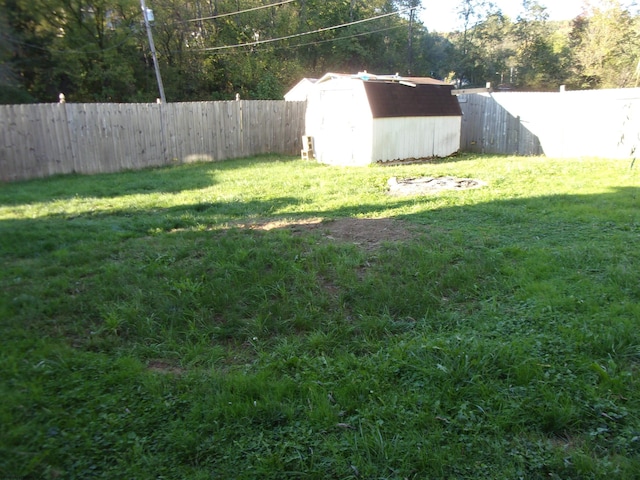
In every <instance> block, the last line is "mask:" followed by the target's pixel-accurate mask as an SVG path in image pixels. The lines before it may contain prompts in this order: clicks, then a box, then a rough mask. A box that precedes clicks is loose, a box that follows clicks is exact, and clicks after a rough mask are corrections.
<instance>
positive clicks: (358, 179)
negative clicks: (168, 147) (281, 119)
mask: <svg viewBox="0 0 640 480" xmlns="http://www.w3.org/2000/svg"><path fill="white" fill-rule="evenodd" d="M630 167H631V166H630V163H629V162H626V161H619V160H616V161H614V160H605V159H579V160H578V159H576V160H557V159H546V158H515V157H486V156H485V157H482V156H480V157H478V156H469V155H462V156H459V157H456V158H453V159H450V160H447V161H441V162H438V163H434V164H423V165H405V166H394V167H381V166H371V167H367V168H336V167H327V166H322V165H318V164H315V163H310V162H302V161H299V160H295V159H290V158H278V157H259V158H252V159H243V160H237V161H228V162H223V163H214V164H197V165H185V166H179V167H174V168H167V169H158V170H149V171H142V172H127V173H121V174H114V175H100V176H94V177H82V176H68V177H56V178H50V179H45V180H37V181H30V182H23V183H16V184H4V185H0V241H1V244H0V259H1V265H2V268H1V269H0V319H1V324H0V328H1V334H2V337H1V338H2V348H1V349H0V365H1V367H0V396H1V398H2V401H1V402H0V429H1V430H0V478H3V479H5V478H6V479H13V478H28V479H56V478H64V479H88V478H106V479H114V478H136V479H160V478H165V479H186V478H188V479H205V478H206V479H211V478H220V479H228V478H239V479H253V478H255V479H258V478H259V479H266V478H273V479H282V478H305V479H306V478H318V479H320V478H322V479H325V478H336V479H338V478H339V479H349V478H351V479H362V478H366V479H404V478H411V479H413V478H415V479H423V478H443V479H444V478H446V479H449V478H468V479H482V478H487V479H506V478H509V479H518V478H523V479H543V478H544V479H549V478H555V479H589V478H593V479H599V478H623V479H624V478H640V477H639V474H638V472H640V380H639V376H638V373H639V372H638V370H639V368H640V328H639V327H640V325H639V323H640V268H639V266H640V208H639V207H640V187H639V186H638V185H640V173H639V171H638V169H637V167H634V168H630ZM421 175H428V176H444V175H452V176H458V177H474V178H479V179H482V180H484V181H486V182H487V183H488V186H487V187H485V188H482V189H478V190H468V191H455V192H454V191H443V192H439V193H436V194H429V195H424V196H414V197H390V196H388V195H387V194H386V193H385V188H386V182H387V180H388V179H389V178H390V177H392V176H396V177H413V176H421ZM309 218H321V219H324V220H325V221H329V220H331V219H338V218H353V219H354V224H357V219H383V218H395V219H398V220H402V221H403V222H404V223H405V226H406V227H407V228H408V229H409V230H410V231H411V232H412V235H411V236H409V237H407V238H406V239H404V240H402V241H393V242H386V243H383V244H382V245H381V246H380V247H379V248H377V249H365V248H362V247H361V246H359V245H357V244H354V243H352V242H348V241H342V240H340V239H333V240H332V239H331V238H328V237H327V231H325V230H323V228H322V227H321V228H317V229H313V230H305V229H303V228H287V227H282V228H274V229H271V230H262V229H255V228H248V227H246V226H247V225H251V224H253V223H255V222H265V221H278V222H281V223H282V224H285V223H287V222H289V223H296V222H301V221H304V220H306V219H309ZM326 226H327V229H328V228H329V226H330V224H329V223H327V224H326Z"/></svg>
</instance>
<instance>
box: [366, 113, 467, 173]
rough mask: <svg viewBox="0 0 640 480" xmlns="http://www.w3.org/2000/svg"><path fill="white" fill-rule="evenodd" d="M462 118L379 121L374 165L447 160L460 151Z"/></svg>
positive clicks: (374, 137) (375, 138)
mask: <svg viewBox="0 0 640 480" xmlns="http://www.w3.org/2000/svg"><path fill="white" fill-rule="evenodd" d="M461 122H462V118H461V117H399V118H377V119H375V120H374V121H373V150H372V154H371V158H372V162H378V161H381V162H389V161H393V160H405V159H410V158H429V157H447V156H449V155H452V154H454V153H455V152H457V151H458V150H459V149H460V128H461Z"/></svg>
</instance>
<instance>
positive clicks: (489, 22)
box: [0, 0, 640, 103]
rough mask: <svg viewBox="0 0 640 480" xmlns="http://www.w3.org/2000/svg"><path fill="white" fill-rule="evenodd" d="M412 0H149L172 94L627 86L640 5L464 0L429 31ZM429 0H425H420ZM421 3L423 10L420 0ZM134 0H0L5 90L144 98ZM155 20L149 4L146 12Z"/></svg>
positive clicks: (148, 68)
mask: <svg viewBox="0 0 640 480" xmlns="http://www.w3.org/2000/svg"><path fill="white" fill-rule="evenodd" d="M422 3H423V2H421V1H420V0H367V1H363V0H192V1H184V0H148V1H147V2H146V6H147V7H148V8H149V9H152V11H153V19H152V21H151V31H152V33H153V38H154V40H155V46H156V49H157V58H158V62H159V68H160V71H161V74H162V79H163V83H164V88H165V91H166V98H167V100H168V101H170V102H175V101H198V100H224V99H232V98H235V96H236V94H239V95H240V97H241V98H243V99H280V98H282V95H283V93H284V92H286V91H287V90H288V89H289V88H290V87H291V86H292V85H294V84H295V83H296V82H297V81H298V80H300V79H301V78H302V77H318V76H321V75H322V74H323V73H325V72H327V71H336V72H357V71H361V70H368V71H371V72H376V73H396V72H398V73H400V74H403V75H416V76H417V75H426V76H433V77H436V78H440V79H445V80H449V81H452V82H457V83H458V85H460V86H462V85H464V86H478V85H480V86H483V85H484V84H485V83H486V82H489V81H490V82H492V83H493V84H494V85H499V84H501V85H502V86H503V88H509V89H520V90H557V88H558V86H559V85H561V84H566V85H567V86H568V88H572V89H580V88H607V87H627V86H636V85H638V83H639V76H640V34H639V32H640V16H639V15H638V11H637V8H635V7H630V6H626V4H624V3H623V2H620V1H618V0H599V1H596V2H590V3H589V5H587V4H586V3H585V11H584V13H583V14H582V15H580V16H578V17H577V18H575V19H574V20H573V21H570V22H550V21H549V20H548V15H547V11H546V8H545V7H544V6H543V4H542V3H540V2H537V1H535V0H534V1H530V0H525V1H524V2H523V9H522V14H521V15H519V16H518V17H517V18H515V19H512V18H509V17H507V16H505V15H503V14H502V13H501V12H500V11H499V10H498V9H496V8H495V7H492V6H491V4H490V2H487V1H485V0H460V1H459V2H458V12H459V17H460V20H461V22H460V24H461V25H462V27H461V29H460V31H456V32H448V33H438V32H430V31H428V30H427V29H426V28H425V27H424V25H422V24H421V23H420V21H419V19H418V18H419V15H418V12H419V9H422V8H425V7H426V8H427V9H428V6H426V5H425V6H423V5H422ZM425 3H426V2H425ZM427 11H428V10H427ZM143 19H144V18H143V14H142V9H141V3H140V2H139V0H0V103H28V102H55V101H57V99H58V94H59V93H61V92H62V93H64V94H65V95H66V98H67V101H71V102H150V101H151V102H152V101H154V100H155V98H156V97H158V96H159V94H158V85H157V82H156V76H155V74H154V68H153V61H152V56H151V51H150V47H149V41H148V37H147V31H146V29H145V25H144V22H143ZM150 20H151V18H150Z"/></svg>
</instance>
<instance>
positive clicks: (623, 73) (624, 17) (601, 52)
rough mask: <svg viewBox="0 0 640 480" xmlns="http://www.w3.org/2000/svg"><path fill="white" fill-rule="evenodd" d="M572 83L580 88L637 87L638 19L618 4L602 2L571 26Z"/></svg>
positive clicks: (639, 61)
mask: <svg viewBox="0 0 640 480" xmlns="http://www.w3.org/2000/svg"><path fill="white" fill-rule="evenodd" d="M572 39H573V51H574V52H575V53H574V55H575V56H574V60H575V62H574V72H575V80H574V81H575V83H576V85H577V86H578V87H581V88H585V87H586V88H620V87H630V86H634V85H636V83H637V68H638V65H640V17H638V15H635V16H634V15H632V13H631V12H630V10H629V9H628V8H624V7H623V6H622V5H621V3H620V2H619V1H618V0H601V1H599V2H597V3H594V4H591V5H590V7H589V9H588V10H587V12H586V13H585V14H584V15H583V16H581V17H579V18H577V19H576V20H575V21H574V24H573V32H572Z"/></svg>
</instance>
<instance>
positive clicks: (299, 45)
mask: <svg viewBox="0 0 640 480" xmlns="http://www.w3.org/2000/svg"><path fill="white" fill-rule="evenodd" d="M404 27H405V26H404V25H395V26H393V27H387V28H380V29H378V30H370V31H368V32H362V33H354V34H353V35H345V36H342V37H337V38H327V39H325V40H316V41H314V42H307V43H296V44H295V45H283V46H279V47H275V48H276V49H279V50H284V49H289V50H292V49H294V48H300V47H306V46H309V45H320V44H321V43H331V42H339V41H341V40H348V39H350V38H356V37H364V36H366V35H373V34H374V33H380V32H387V31H389V30H396V29H398V28H404ZM191 52H193V53H198V51H197V50H191ZM173 53H177V50H176V51H173Z"/></svg>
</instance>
